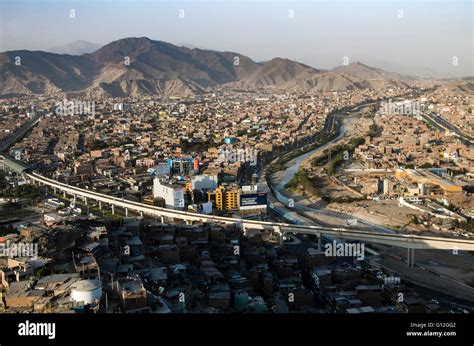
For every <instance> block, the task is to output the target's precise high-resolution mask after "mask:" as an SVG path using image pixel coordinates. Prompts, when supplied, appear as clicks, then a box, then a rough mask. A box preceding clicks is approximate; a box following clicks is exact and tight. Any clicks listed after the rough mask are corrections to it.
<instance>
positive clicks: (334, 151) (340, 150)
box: [311, 137, 365, 175]
mask: <svg viewBox="0 0 474 346" xmlns="http://www.w3.org/2000/svg"><path fill="white" fill-rule="evenodd" d="M364 142H365V140H364V138H363V137H355V138H352V139H351V140H350V142H349V143H348V144H338V145H336V146H334V147H332V148H331V149H330V151H329V149H326V150H324V152H323V155H322V156H319V157H316V158H314V159H313V160H312V162H311V165H312V166H313V167H314V166H320V165H323V164H326V165H327V167H326V172H327V174H329V175H333V174H334V173H335V172H336V167H337V166H338V165H339V164H340V163H341V162H342V161H344V159H345V157H344V155H345V154H344V152H347V153H352V152H353V151H354V149H355V148H356V147H358V146H359V145H361V144H364ZM329 153H330V154H331V160H330V161H329Z"/></svg>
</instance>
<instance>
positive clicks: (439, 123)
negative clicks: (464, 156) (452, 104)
mask: <svg viewBox="0 0 474 346" xmlns="http://www.w3.org/2000/svg"><path fill="white" fill-rule="evenodd" d="M420 116H421V117H422V118H423V119H425V120H427V121H429V122H431V123H433V124H434V125H435V126H436V127H437V128H438V129H440V130H441V131H451V132H454V133H455V134H456V135H457V136H459V137H461V138H462V139H464V140H465V141H467V142H469V143H470V144H474V136H472V135H470V134H468V133H466V132H464V131H462V130H461V129H459V128H458V127H456V126H454V125H453V124H451V123H449V122H448V121H447V120H445V119H444V118H443V117H441V116H439V115H436V114H434V113H429V114H427V113H420Z"/></svg>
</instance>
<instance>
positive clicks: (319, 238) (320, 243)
mask: <svg viewBox="0 0 474 346" xmlns="http://www.w3.org/2000/svg"><path fill="white" fill-rule="evenodd" d="M321 250H322V241H321V233H319V234H318V251H321Z"/></svg>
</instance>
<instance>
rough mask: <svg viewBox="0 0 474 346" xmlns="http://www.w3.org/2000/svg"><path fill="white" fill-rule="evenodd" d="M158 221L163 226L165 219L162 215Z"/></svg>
mask: <svg viewBox="0 0 474 346" xmlns="http://www.w3.org/2000/svg"><path fill="white" fill-rule="evenodd" d="M160 221H161V223H162V224H164V223H165V217H164V216H163V215H162V216H160Z"/></svg>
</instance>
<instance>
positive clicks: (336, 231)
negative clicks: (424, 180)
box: [23, 172, 474, 251]
mask: <svg viewBox="0 0 474 346" xmlns="http://www.w3.org/2000/svg"><path fill="white" fill-rule="evenodd" d="M23 174H24V176H25V178H26V179H27V180H29V181H30V182H32V183H36V184H39V185H46V186H49V187H51V188H53V189H56V190H59V191H62V192H63V193H64V194H69V195H72V196H76V198H77V197H80V198H85V199H86V202H85V203H87V199H90V200H95V201H98V202H100V203H107V204H109V205H112V206H113V207H120V208H124V209H128V210H132V211H135V212H138V213H143V214H146V215H150V216H153V217H162V218H172V219H179V220H184V221H187V222H203V223H204V222H206V223H223V224H234V225H237V226H239V227H242V229H244V230H246V229H257V230H271V231H275V232H277V233H279V234H280V235H283V234H284V233H287V232H291V233H301V234H314V235H317V236H319V237H321V236H330V237H336V238H341V239H353V240H361V241H366V242H372V243H380V244H386V245H392V246H399V247H403V248H409V249H439V250H442V249H443V250H451V251H452V250H453V249H458V250H469V251H472V250H474V241H473V240H463V239H453V238H440V237H425V236H416V235H408V234H386V233H380V232H372V231H361V230H354V229H350V228H343V227H339V228H337V227H323V226H313V225H297V224H287V223H279V222H269V221H256V220H246V219H241V218H231V217H223V216H214V215H203V214H195V213H190V212H185V211H179V210H173V209H167V208H160V207H155V206H151V205H147V204H143V203H138V202H133V201H128V200H125V199H123V198H117V197H112V196H108V195H105V194H102V193H97V192H93V191H90V190H86V189H81V188H78V187H75V186H72V185H68V184H64V183H60V182H58V181H56V180H53V179H49V178H46V177H43V176H41V175H39V174H36V173H28V172H26V173H23ZM113 209H114V208H113ZM162 220H163V219H162Z"/></svg>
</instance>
